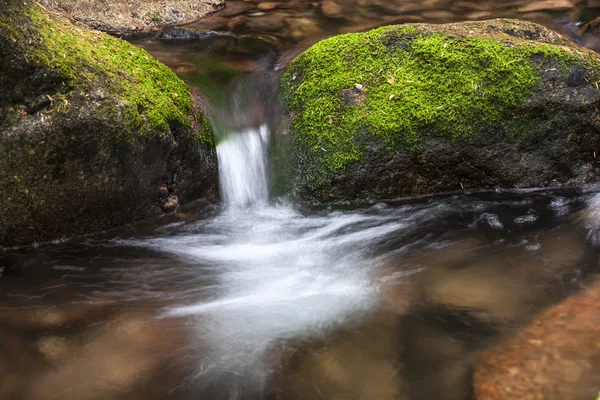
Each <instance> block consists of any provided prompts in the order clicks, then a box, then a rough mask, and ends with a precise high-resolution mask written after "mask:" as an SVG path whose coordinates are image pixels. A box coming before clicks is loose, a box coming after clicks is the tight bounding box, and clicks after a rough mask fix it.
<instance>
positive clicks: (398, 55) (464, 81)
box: [281, 17, 600, 202]
mask: <svg viewBox="0 0 600 400" xmlns="http://www.w3.org/2000/svg"><path fill="white" fill-rule="evenodd" d="M440 18H441V17H440ZM286 22H287V20H286ZM289 25H290V26H291V27H293V26H294V23H293V22H291V21H290V23H289ZM491 49H494V50H493V53H490V51H491ZM491 54H494V56H492V57H490V55H491ZM599 61H600V58H599V57H598V55H597V54H595V53H592V52H590V51H588V50H585V49H583V48H580V47H578V46H577V45H574V44H572V43H570V42H568V41H566V40H565V39H563V38H562V37H561V36H559V35H558V34H556V33H554V32H552V31H550V30H548V29H545V28H543V27H541V26H539V25H536V24H532V23H526V22H519V21H511V20H494V21H491V22H481V23H473V22H469V23H461V24H451V25H412V26H407V25H403V26H401V27H394V28H380V29H378V30H374V31H371V32H367V33H364V34H353V35H349V36H343V37H335V38H331V39H326V40H324V41H321V42H319V43H318V44H316V45H315V46H313V47H312V48H310V49H309V50H308V51H307V52H305V53H304V54H302V55H300V56H299V57H298V58H296V59H295V60H294V61H293V62H292V63H291V65H290V67H289V68H288V70H287V71H286V73H285V74H284V76H283V79H282V84H281V89H282V92H283V97H284V99H285V101H286V104H287V110H288V112H289V115H290V118H291V129H290V132H291V135H292V138H293V147H294V148H293V152H294V154H295V157H294V158H293V163H294V166H293V167H294V171H295V172H294V173H293V176H294V177H295V180H294V182H293V186H295V194H296V195H298V197H299V198H301V199H304V200H308V201H315V202H323V201H332V200H333V201H347V200H349V201H355V200H376V199H389V198H396V197H400V196H412V195H420V194H431V193H440V192H447V191H460V190H464V189H493V188H496V187H507V188H509V187H541V186H555V187H560V186H563V185H582V184H586V183H593V182H594V181H595V176H596V175H597V171H596V170H597V169H598V167H599V166H598V164H597V160H596V159H595V158H594V151H596V150H595V149H599V151H600V135H599V133H600V120H599V119H598V118H597V109H598V107H600V90H599V89H598V87H597V86H596V84H595V82H596V80H597V78H596V77H597V76H598V74H600V70H599V69H598V67H597V65H598V62H599ZM488 74H489V75H488ZM357 82H360V84H361V85H363V88H362V90H359V89H357V87H356V86H355V85H356V83H357ZM361 96H364V97H361ZM333 121H335V123H332V122H333Z"/></svg>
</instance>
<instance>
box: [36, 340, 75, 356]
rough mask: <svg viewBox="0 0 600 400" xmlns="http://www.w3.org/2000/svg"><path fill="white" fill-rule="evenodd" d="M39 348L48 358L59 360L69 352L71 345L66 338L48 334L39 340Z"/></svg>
mask: <svg viewBox="0 0 600 400" xmlns="http://www.w3.org/2000/svg"><path fill="white" fill-rule="evenodd" d="M37 348H38V350H39V352H40V353H41V354H42V355H43V356H44V358H45V359H46V360H48V361H50V362H59V361H61V360H63V359H65V358H66V357H67V355H68V354H69V350H70V345H69V343H68V342H67V340H66V339H64V338H61V337H58V336H47V337H43V338H41V339H40V340H38V342H37Z"/></svg>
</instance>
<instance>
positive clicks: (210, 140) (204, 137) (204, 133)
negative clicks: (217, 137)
mask: <svg viewBox="0 0 600 400" xmlns="http://www.w3.org/2000/svg"><path fill="white" fill-rule="evenodd" d="M198 140H199V141H200V143H202V144H205V145H207V146H210V147H214V137H213V131H212V127H211V126H210V122H209V121H208V119H207V118H206V117H205V116H204V115H203V114H199V115H198Z"/></svg>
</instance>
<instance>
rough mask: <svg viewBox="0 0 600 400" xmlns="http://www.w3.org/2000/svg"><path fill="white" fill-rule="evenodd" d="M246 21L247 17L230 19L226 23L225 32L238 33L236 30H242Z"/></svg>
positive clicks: (241, 16)
mask: <svg viewBox="0 0 600 400" xmlns="http://www.w3.org/2000/svg"><path fill="white" fill-rule="evenodd" d="M247 20H248V17H246V16H244V15H240V16H237V17H235V18H232V19H231V20H230V21H229V22H228V23H227V30H228V31H230V32H235V31H238V30H240V29H242V28H243V27H244V25H246V21H247Z"/></svg>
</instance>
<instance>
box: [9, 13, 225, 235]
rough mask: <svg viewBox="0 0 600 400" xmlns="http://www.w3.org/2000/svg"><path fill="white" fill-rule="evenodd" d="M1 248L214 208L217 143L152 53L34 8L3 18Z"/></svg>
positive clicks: (177, 82)
mask: <svg viewBox="0 0 600 400" xmlns="http://www.w3.org/2000/svg"><path fill="white" fill-rule="evenodd" d="M0 60H2V62H1V63H0V91H1V92H2V94H3V96H2V98H1V99H0V153H1V154H2V157H0V193H2V196H1V197H0V210H1V212H0V246H2V245H5V246H6V245H17V244H26V243H31V242H33V241H41V240H50V239H54V238H56V237H58V236H64V235H76V234H83V233H89V232H92V231H96V230H101V229H106V228H110V227H114V226H117V225H120V224H124V223H128V222H131V221H133V220H136V219H140V218H144V217H147V216H149V215H152V214H154V213H156V210H160V208H159V207H162V206H163V203H164V198H165V196H164V193H162V192H164V191H165V190H166V191H167V196H171V197H173V196H174V198H177V199H179V202H182V203H183V202H186V201H190V200H192V199H197V198H201V197H205V196H212V195H214V194H215V193H216V188H217V182H218V179H217V167H216V156H215V152H214V145H213V143H212V133H211V131H210V128H209V125H208V123H207V120H206V119H205V117H204V116H203V115H202V114H201V112H200V110H199V108H198V107H197V106H196V104H195V101H194V95H193V94H192V93H191V92H190V90H189V89H188V87H187V86H186V85H185V84H184V83H183V82H182V81H181V80H180V79H179V78H178V77H177V76H176V75H175V74H174V73H173V72H172V71H171V70H170V69H169V68H167V67H166V66H164V65H163V64H161V63H159V62H158V61H156V60H155V59H153V58H152V56H150V55H149V54H148V53H147V52H146V51H144V50H141V49H139V48H137V47H135V46H133V45H130V44H129V43H127V42H125V41H123V40H120V39H117V38H114V37H111V36H108V35H106V34H104V33H100V32H97V31H91V30H89V29H88V28H85V27H82V26H79V25H73V24H71V23H69V22H67V21H66V20H65V19H64V18H62V17H60V16H59V15H57V14H55V13H53V12H52V11H49V10H47V9H45V8H43V7H42V6H39V5H37V4H33V3H25V4H24V3H23V2H16V1H15V2H13V3H12V4H9V5H8V6H7V7H5V8H4V9H3V10H2V14H1V15H0Z"/></svg>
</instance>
